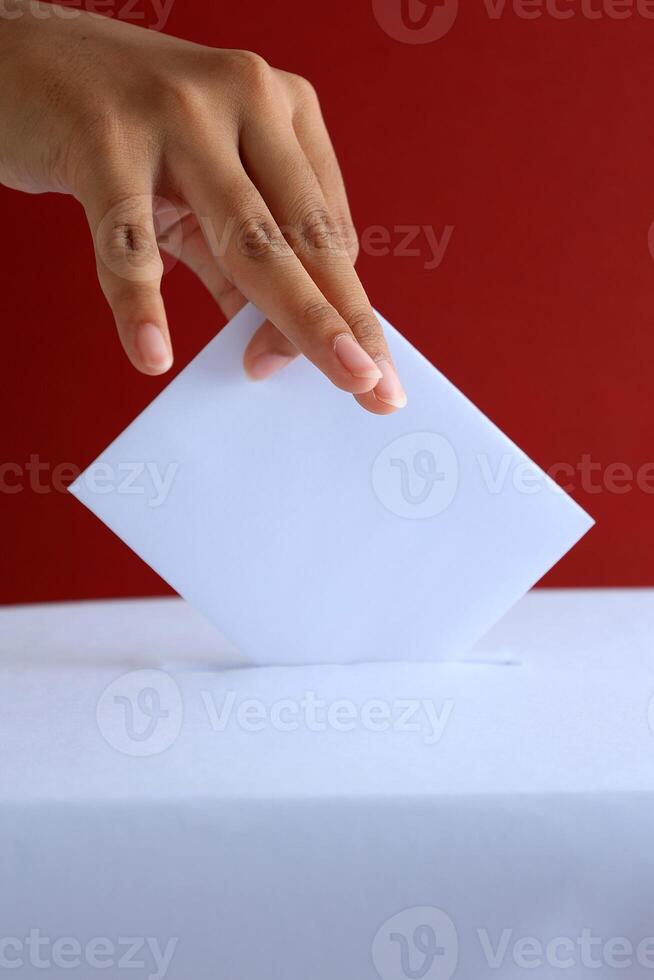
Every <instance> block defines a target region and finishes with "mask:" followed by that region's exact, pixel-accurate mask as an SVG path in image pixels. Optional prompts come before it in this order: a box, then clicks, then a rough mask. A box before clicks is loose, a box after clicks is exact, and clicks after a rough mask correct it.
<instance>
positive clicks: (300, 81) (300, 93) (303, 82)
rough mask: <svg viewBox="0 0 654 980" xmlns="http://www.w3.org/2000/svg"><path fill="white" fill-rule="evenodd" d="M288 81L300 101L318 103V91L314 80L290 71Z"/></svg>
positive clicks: (305, 103) (310, 103)
mask: <svg viewBox="0 0 654 980" xmlns="http://www.w3.org/2000/svg"><path fill="white" fill-rule="evenodd" d="M288 82H289V85H290V86H291V88H292V89H293V91H294V93H295V97H296V99H297V100H298V102H300V103H303V104H304V105H307V106H309V105H318V104H319V99H318V92H317V90H316V88H315V86H314V85H313V84H312V82H310V81H309V79H308V78H305V77H304V76H303V75H294V74H292V73H289V76H288Z"/></svg>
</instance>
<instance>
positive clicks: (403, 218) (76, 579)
mask: <svg viewBox="0 0 654 980" xmlns="http://www.w3.org/2000/svg"><path fill="white" fill-rule="evenodd" d="M121 2H124V0H115V3H114V8H113V9H119V7H120V4H121ZM139 2H140V7H138V8H136V9H137V11H138V10H140V11H142V12H145V11H148V9H149V8H148V5H147V3H146V2H145V0H139ZM593 2H594V5H595V8H596V9H597V10H599V11H602V0H593ZM586 4H588V0H586ZM398 6H399V0H398ZM560 7H561V8H562V9H571V10H573V12H574V16H573V17H572V18H570V19H568V20H559V19H556V18H554V17H553V16H551V15H550V14H547V13H546V14H544V15H543V16H541V17H540V18H537V19H533V20H530V19H525V18H524V17H523V16H520V15H519V14H517V13H516V12H515V10H514V9H513V8H511V6H510V4H508V5H507V8H505V10H504V13H503V14H502V16H501V17H499V18H495V19H494V18H492V17H491V16H489V13H488V9H487V7H486V6H485V5H484V2H483V0H476V2H468V0H467V2H466V6H465V9H463V10H460V11H459V14H458V17H457V19H456V22H455V23H454V25H453V27H452V29H451V30H450V31H449V33H448V34H447V35H446V36H444V37H443V38H441V39H439V40H436V41H434V42H433V43H428V44H424V45H417V44H406V43H400V42H399V41H398V40H396V39H393V38H392V37H391V36H389V35H388V34H387V33H385V32H384V30H382V28H381V27H380V26H379V24H378V22H377V20H376V18H375V15H374V12H373V8H372V6H371V3H370V2H369V0H358V2H357V3H349V2H348V3H346V2H345V0H341V2H338V3H337V2H334V3H315V4H310V5H308V4H306V2H304V0H276V2H275V3H270V2H268V0H254V2H250V3H247V4H245V3H232V2H227V0H225V2H215V3H211V4H210V3H207V2H201V0H177V2H176V3H175V4H174V6H173V9H172V13H171V15H170V18H169V20H168V23H167V25H166V30H167V31H169V32H170V33H174V34H179V35H183V36H186V37H188V38H191V39H193V40H196V41H199V42H204V43H207V44H214V45H218V46H224V47H244V48H250V49H252V50H255V51H258V52H260V53H261V54H263V55H264V56H265V57H266V58H267V59H268V60H269V61H270V62H271V63H272V64H274V65H277V66H280V67H285V68H287V69H289V70H292V71H296V72H299V73H301V74H304V75H306V76H308V77H309V78H311V79H312V80H313V81H314V83H315V84H316V86H317V87H318V89H319V91H320V94H321V97H322V102H323V106H324V110H325V114H326V116H327V119H328V123H329V125H330V127H331V130H332V133H333V138H334V142H335V144H336V147H337V150H338V152H339V154H340V158H341V161H342V165H343V169H344V172H345V175H346V179H347V182H348V186H349V191H350V196H351V201H352V205H353V210H354V213H355V218H356V220H357V224H358V225H359V228H360V229H361V228H365V227H368V226H372V225H382V226H384V227H386V228H387V229H389V233H390V236H391V247H396V246H397V245H398V244H399V240H400V234H399V232H395V231H394V229H395V228H396V226H401V225H412V224H418V225H430V226H432V227H433V228H434V229H435V231H436V234H437V235H440V234H441V232H442V230H443V228H444V227H445V226H447V225H452V226H454V232H453V234H452V238H451V241H450V243H449V246H448V249H447V251H446V253H445V257H444V259H443V262H442V264H441V265H440V267H439V268H437V269H435V270H432V271H427V270H425V269H424V267H423V266H424V264H425V262H426V261H428V259H429V257H430V253H429V252H427V253H423V254H422V255H420V256H397V255H396V256H392V255H389V256H386V257H380V256H376V255H370V254H364V255H363V256H362V258H361V260H360V272H361V275H362V277H363V279H364V282H365V283H366V285H367V287H368V289H369V293H370V295H371V297H372V299H373V301H374V303H375V304H376V305H377V306H378V307H379V308H380V309H381V310H382V311H383V312H385V313H386V315H387V316H389V317H390V318H391V319H392V320H394V321H395V322H396V323H397V325H398V326H399V327H400V328H401V329H402V330H403V331H404V332H406V334H407V335H408V337H409V338H410V339H411V340H412V341H413V342H414V343H415V344H416V345H417V346H419V347H420V348H421V349H422V350H423V351H424V352H425V353H426V354H427V355H428V356H429V357H430V358H431V359H432V360H434V361H435V363H436V364H437V365H438V366H439V367H440V368H441V369H442V370H443V371H444V372H445V373H446V374H447V375H449V376H450V377H451V378H452V379H453V381H455V383H456V384H458V385H459V386H460V387H461V388H462V389H463V390H464V391H465V392H466V393H467V394H468V395H469V396H470V397H471V398H472V399H473V400H474V401H475V402H477V404H479V405H480V407H482V408H483V409H484V410H485V411H486V412H487V413H488V414H489V415H490V416H491V417H492V418H493V419H494V420H495V421H496V422H497V423H498V424H499V425H500V426H501V427H503V428H504V429H505V430H506V431H507V432H508V433H509V434H510V435H511V436H512V437H513V438H514V439H515V440H516V441H517V442H518V443H519V444H520V445H522V446H523V447H524V448H525V449H526V450H527V451H528V452H529V453H530V454H531V455H532V456H533V457H534V458H535V459H536V460H537V461H538V462H539V463H540V464H541V465H543V466H545V467H549V466H551V465H553V464H556V463H566V464H568V465H569V466H573V467H576V466H578V464H580V463H582V464H583V460H584V457H585V458H586V462H587V463H588V462H589V459H588V458H589V457H590V462H592V463H593V464H598V467H599V468H597V467H594V468H593V470H592V473H590V477H591V479H592V488H591V486H589V484H588V479H589V475H588V474H587V475H586V476H585V477H584V476H583V474H582V473H580V472H577V473H576V475H575V477H574V478H573V481H572V482H573V483H574V487H575V489H574V496H575V497H576V498H577V500H578V501H579V502H580V503H581V504H582V505H583V506H585V507H586V508H587V509H588V510H589V511H590V512H591V513H592V514H593V515H594V516H595V518H596V519H597V522H598V526H597V528H595V529H594V530H593V531H592V532H591V534H590V535H589V536H588V537H587V539H586V540H584V541H583V542H582V543H581V544H580V545H579V546H578V547H577V548H576V549H575V550H574V552H573V553H572V554H571V555H570V556H569V557H568V558H566V559H565V560H564V561H563V562H562V563H561V564H560V566H559V567H558V568H557V569H556V570H555V571H553V572H552V573H551V574H550V576H549V577H548V578H547V579H546V584H549V585H647V584H649V585H652V584H654V564H653V562H652V553H653V551H654V526H653V523H652V519H651V518H652V513H653V510H654V467H653V466H651V465H650V466H649V469H647V468H646V464H648V463H650V462H651V461H652V460H654V443H653V440H652V435H653V425H652V413H651V408H652V383H653V371H652V364H653V362H654V331H653V327H652V324H653V322H654V261H653V260H652V257H651V255H650V251H649V248H648V230H649V226H650V223H651V222H652V220H653V219H654V179H653V175H654V20H649V19H645V18H644V17H643V16H642V14H641V13H638V12H637V11H634V10H632V11H631V16H629V17H627V18H625V19H620V20H619V19H616V18H615V17H614V16H610V15H609V14H608V13H607V12H606V10H605V11H604V13H603V14H601V16H599V17H597V18H596V19H591V18H589V17H588V16H587V15H585V14H584V13H583V12H582V8H581V3H580V2H579V3H575V2H572V3H564V2H563V0H561V2H560ZM618 8H619V9H620V10H621V11H623V12H624V11H625V10H630V9H631V8H630V5H629V3H628V2H626V3H625V2H624V0H621V3H620V4H615V5H614V6H611V5H610V4H608V0H607V8H606V9H608V10H609V11H611V10H613V11H615V10H618ZM529 9H530V10H534V9H535V8H534V7H533V5H531V6H530V7H529ZM147 19H149V21H150V22H152V20H153V16H152V15H151V14H149V13H148V14H147ZM0 207H1V209H2V211H1V213H2V224H3V236H2V243H3V244H2V252H3V263H2V269H3V289H2V294H1V296H0V310H1V315H2V326H3V329H2V338H3V344H4V350H3V358H2V362H3V368H2V376H3V381H2V394H1V397H2V403H3V404H2V414H1V418H2V446H1V454H2V461H4V462H7V461H9V462H13V463H15V464H17V465H18V466H19V467H21V468H24V467H25V466H26V464H28V463H29V462H30V459H31V458H32V456H33V455H35V456H37V457H38V461H39V462H40V463H42V464H44V465H45V467H47V469H44V470H43V471H42V473H41V475H40V477H39V485H40V487H44V488H45V492H38V490H37V489H33V488H30V486H29V482H30V479H29V478H28V477H27V475H26V476H25V477H24V478H23V483H24V484H26V485H25V486H24V488H23V489H22V490H20V492H17V493H13V494H7V493H3V494H2V495H0V497H1V499H0V506H1V508H2V551H3V562H2V571H1V572H0V596H1V598H2V601H5V602H15V601H26V600H48V599H64V598H75V597H88V596H110V595H129V594H149V593H158V592H166V591H167V588H166V586H165V585H164V584H163V583H162V582H161V581H160V580H159V579H158V578H157V577H156V576H155V575H154V573H153V572H151V571H150V570H149V569H148V568H147V567H146V566H145V565H144V564H143V563H142V562H141V561H140V560H139V559H138V558H136V557H135V556H134V555H133V554H132V553H131V552H130V551H129V550H128V549H127V548H126V547H125V546H124V545H123V544H121V543H120V542H119V541H118V540H117V539H116V538H114V536H113V535H112V534H111V533H110V532H109V531H107V530H106V529H105V528H104V527H103V526H102V525H101V524H100V523H99V522H98V521H96V520H95V518H93V517H92V516H91V515H90V514H89V513H87V512H86V510H85V509H84V508H82V507H81V506H80V505H79V504H78V503H77V502H76V501H74V500H72V499H71V498H70V497H68V496H67V495H66V494H64V493H61V492H58V491H57V490H56V489H55V488H53V487H52V482H53V481H52V470H53V468H54V467H55V466H57V464H60V463H64V462H69V463H73V464H77V465H85V464H87V463H88V462H90V461H91V459H93V458H94V456H95V455H96V453H97V452H98V451H99V450H100V449H102V448H104V446H105V445H106V444H107V443H108V441H109V440H110V439H111V438H112V437H113V436H115V435H116V434H117V433H118V432H119V431H120V430H121V429H122V428H123V426H124V425H125V424H126V423H128V422H129V421H130V420H131V419H132V418H133V416H134V415H135V414H136V413H137V412H138V411H139V410H140V409H141V408H142V407H143V406H144V405H145V404H146V403H147V402H148V401H150V399H151V398H152V397H153V395H154V394H155V393H156V392H157V391H158V390H159V388H160V387H161V384H162V382H159V381H156V380H151V379H147V378H143V377H140V376H138V375H137V374H136V373H135V372H133V369H131V368H130V366H129V365H128V363H127V361H126V360H125V358H124V356H123V354H122V352H121V350H120V348H119V344H118V342H117V340H116V338H115V336H114V332H113V327H112V321H111V316H110V314H109V312H108V310H107V309H106V308H105V305H104V301H103V299H102V297H101V294H100V292H99V289H98V287H97V285H96V282H95V276H94V263H93V259H92V257H91V249H90V243H89V234H88V231H87V229H86V226H85V223H84V219H83V215H82V212H81V209H80V208H79V207H78V205H76V204H75V203H74V202H72V201H71V200H69V199H66V198H58V197H55V196H48V197H40V198H30V197H28V196H25V195H20V194H18V193H13V192H10V191H5V190H0ZM422 244H423V245H424V238H422ZM165 293H166V298H167V303H168V309H169V315H170V321H171V325H172V329H173V331H174V337H175V342H176V350H177V364H176V367H177V368H180V367H181V366H183V365H184V364H185V363H186V362H187V361H188V359H189V358H190V357H191V356H192V355H193V354H194V353H195V352H196V351H197V350H198V349H199V348H200V347H201V346H202V345H203V344H204V343H205V342H206V341H207V340H208V339H209V338H210V337H211V335H212V334H213V333H214V332H215V330H216V328H217V327H218V326H219V324H220V323H221V322H222V319H221V317H220V315H219V314H218V313H217V311H216V310H215V308H214V306H213V304H212V301H211V300H210V298H209V297H208V296H207V295H205V293H204V292H203V290H202V288H201V286H200V285H199V284H197V283H196V282H195V281H194V280H193V279H192V277H191V276H190V274H188V273H187V272H186V271H185V270H184V269H182V268H180V267H178V268H176V269H174V270H173V271H172V272H171V273H170V274H169V275H168V276H167V277H166V280H165ZM616 463H618V464H620V463H621V464H625V465H626V466H627V467H629V468H630V469H631V471H633V475H634V478H633V480H632V481H631V482H630V481H629V478H628V471H625V470H622V471H621V470H620V469H619V468H618V469H616V467H615V466H614V467H613V468H612V469H611V468H610V467H611V464H616ZM607 468H608V469H607ZM15 472H17V471H16V470H15V469H14V470H12V474H13V473H15ZM638 474H640V481H639V482H640V486H639V485H638V480H637V479H636V477H637V475H638ZM621 475H622V479H621V480H620V479H616V476H617V477H618V478H619V477H620V476H621ZM625 475H626V479H625ZM14 479H15V477H14V476H13V475H12V476H11V478H10V480H9V482H11V481H12V480H14ZM562 482H564V483H569V482H570V480H569V479H568V478H565V477H564V478H563V480H562ZM32 483H34V476H32ZM597 488H599V490H598V489H597ZM618 489H620V490H621V491H622V492H619V493H618V492H616V490H618Z"/></svg>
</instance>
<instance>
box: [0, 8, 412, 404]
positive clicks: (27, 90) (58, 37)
mask: <svg viewBox="0 0 654 980" xmlns="http://www.w3.org/2000/svg"><path fill="white" fill-rule="evenodd" d="M71 13H72V14H73V16H71ZM0 131H1V132H2V134H3V139H2V141H0V183H3V184H5V185H7V186H9V187H13V188H16V189H19V190H22V191H27V192H30V193H43V192H47V191H56V192H60V193H65V194H70V195H72V196H73V197H74V198H76V199H77V200H78V201H79V202H80V203H81V205H82V206H83V208H84V210H85V212H86V215H87V217H88V221H89V226H90V229H91V233H92V236H93V242H94V247H95V253H96V261H97V270H98V278H99V281H100V285H101V287H102V290H103V292H104V295H105V296H106V298H107V301H108V303H109V305H110V307H111V309H112V311H113V314H114V318H115V320H116V326H117V329H118V333H119V335H120V339H121V341H122V343H123V346H124V348H125V351H126V352H127V355H128V357H129V358H130V360H131V361H132V363H133V364H134V365H135V367H137V368H138V369H139V370H141V371H143V372H145V373H146V374H161V373H162V372H164V371H166V370H167V369H168V368H169V367H170V366H171V364H172V346H171V340H170V334H169V330H168V324H167V320H166V312H165V308H164V303H163V300H162V297H161V289H160V286H161V277H162V273H163V263H162V260H161V254H160V253H161V251H163V252H169V253H171V254H173V255H175V256H176V257H178V258H179V259H180V260H181V261H182V262H184V263H185V264H186V265H188V266H189V267H190V268H191V269H192V270H193V271H194V272H195V273H196V274H197V276H198V277H199V278H200V279H201V280H202V282H203V283H204V284H205V286H206V287H207V288H208V289H209V290H210V292H211V293H212V295H213V296H214V298H215V299H216V302H217V303H218V304H219V306H220V307H221V309H222V310H223V312H224V313H225V315H226V316H228V317H232V316H233V315H234V314H235V313H236V312H237V310H238V309H240V307H241V306H242V305H243V304H244V303H245V302H246V301H247V300H251V301H252V302H254V303H256V305H257V306H258V307H259V308H260V309H261V310H262V311H263V312H264V313H265V315H266V316H267V317H268V320H267V322H266V323H265V324H264V325H263V326H262V327H261V329H260V330H259V331H258V332H257V333H256V334H255V336H254V337H253V338H252V341H251V342H250V345H249V347H248V349H247V351H246V354H245V369H246V370H247V372H248V374H249V375H250V377H252V378H253V379H256V380H262V379H265V378H266V377H268V376H269V375H270V374H272V373H273V372H274V371H277V370H279V369H280V368H282V367H284V366H285V365H286V364H288V363H289V362H290V361H291V360H292V359H293V358H294V357H296V356H297V355H298V354H299V353H301V354H304V355H305V356H306V357H308V358H309V359H310V360H311V361H312V362H313V363H314V364H315V365H316V367H318V368H319V369H320V370H321V371H323V372H324V374H325V375H326V376H327V377H328V378H329V379H330V380H331V381H332V382H333V383H334V384H335V385H337V386H338V387H339V388H341V389H342V390H343V391H346V392H350V393H351V394H353V395H354V396H355V397H356V398H357V400H358V401H359V402H360V404H361V405H362V406H363V407H364V408H366V409H368V410H369V411H371V412H375V413H376V414H380V415H384V414H388V413H389V412H392V411H394V410H395V409H397V408H401V407H403V405H404V404H405V403H406V395H405V393H404V390H403V389H402V386H401V383H400V380H399V378H398V376H397V373H396V371H395V369H394V367H393V364H392V361H391V358H390V356H389V353H388V348H387V346H386V342H385V340H384V336H383V333H382V330H381V327H380V325H379V322H378V321H377V318H376V317H375V315H374V313H373V311H372V308H371V306H370V302H369V300H368V298H367V296H366V293H365V290H364V289H363V286H362V285H361V282H360V281H359V278H358V276H357V274H356V272H355V270H354V260H355V258H356V252H357V240H356V233H355V231H354V227H353V224H352V218H351V214H350V209H349V206H348V201H347V197H346V193H345V188H344V185H343V180H342V177H341V172H340V169H339V166H338V162H337V160H336V156H335V154H334V150H333V147H332V145H331V141H330V139H329V135H328V133H327V129H326V127H325V124H324V121H323V118H322V114H321V111H320V106H319V103H318V98H317V96H316V93H315V91H314V89H313V88H312V86H311V85H310V83H309V82H307V81H306V80H305V79H303V78H301V77H299V76H297V75H293V74H290V73H288V72H284V71H280V70H278V69H275V68H272V67H270V66H269V65H268V64H267V63H266V62H265V61H264V60H263V59H262V58H260V57H259V56H258V55H256V54H253V53H251V52H249V51H232V50H224V49H215V48H208V47H204V46H202V45H197V44H192V43H190V42H187V41H182V40H179V39H177V38H173V37H170V36H167V35H163V34H158V33H154V32H151V31H147V30H145V29H143V28H139V27H134V26H132V25H128V24H123V23H120V22H118V21H116V20H112V19H109V18H104V17H101V16H97V15H94V14H88V13H85V12H82V11H79V10H75V11H70V10H69V9H68V10H67V9H66V8H63V7H55V6H54V5H48V4H38V3H32V2H27V0H11V2H10V3H7V2H6V0H5V4H4V7H3V14H2V16H0Z"/></svg>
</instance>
